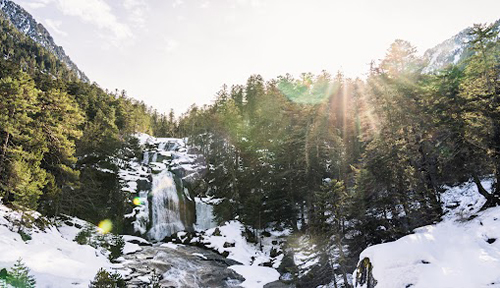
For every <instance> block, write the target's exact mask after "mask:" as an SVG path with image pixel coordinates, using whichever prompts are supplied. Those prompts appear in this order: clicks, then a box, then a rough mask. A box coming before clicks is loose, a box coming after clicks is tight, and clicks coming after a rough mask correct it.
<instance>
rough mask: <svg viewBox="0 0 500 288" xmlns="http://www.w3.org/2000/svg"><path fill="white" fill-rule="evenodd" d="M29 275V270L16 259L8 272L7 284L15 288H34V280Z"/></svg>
mask: <svg viewBox="0 0 500 288" xmlns="http://www.w3.org/2000/svg"><path fill="white" fill-rule="evenodd" d="M29 273H30V269H29V268H28V267H26V265H24V263H23V262H22V260H21V259H18V260H17V261H16V263H15V264H14V266H13V267H12V268H11V269H10V270H9V272H8V275H7V283H8V284H10V285H12V286H13V287H16V288H35V287H36V281H35V278H34V277H33V276H31V275H30V274H29Z"/></svg>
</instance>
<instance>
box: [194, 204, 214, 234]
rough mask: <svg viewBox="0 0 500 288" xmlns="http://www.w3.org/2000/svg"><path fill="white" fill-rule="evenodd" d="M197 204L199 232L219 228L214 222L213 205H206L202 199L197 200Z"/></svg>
mask: <svg viewBox="0 0 500 288" xmlns="http://www.w3.org/2000/svg"><path fill="white" fill-rule="evenodd" d="M195 202H196V224H195V226H194V227H195V229H196V230H197V231H204V230H207V229H210V228H213V227H215V226H217V223H215V221H214V212H213V207H214V206H213V205H210V204H208V203H205V202H204V201H203V200H201V199H200V198H198V197H196V198H195Z"/></svg>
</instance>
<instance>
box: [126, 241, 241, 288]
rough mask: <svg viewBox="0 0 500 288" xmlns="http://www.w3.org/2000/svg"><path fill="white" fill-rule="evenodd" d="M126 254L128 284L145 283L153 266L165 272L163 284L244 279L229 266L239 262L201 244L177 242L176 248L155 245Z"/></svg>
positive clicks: (183, 286)
mask: <svg viewBox="0 0 500 288" xmlns="http://www.w3.org/2000/svg"><path fill="white" fill-rule="evenodd" d="M200 255H201V256H200ZM124 258H125V260H126V261H124V262H123V263H124V268H123V269H124V270H125V271H128V272H129V273H128V275H127V276H126V277H125V279H126V280H127V281H128V285H127V287H144V284H145V283H147V282H145V280H146V279H149V278H150V277H151V275H152V273H153V271H154V270H155V271H156V274H159V275H162V276H163V278H162V279H161V280H160V284H161V287H176V288H196V287H207V288H212V287H213V288H215V287H217V288H219V287H220V288H226V287H227V288H229V287H237V285H238V284H240V283H241V282H242V281H244V278H243V277H242V276H241V275H239V274H237V273H236V272H235V271H234V270H232V269H228V267H229V266H231V265H236V264H240V263H238V262H237V261H234V260H229V259H225V258H224V257H222V256H221V255H218V254H217V253H214V252H212V251H209V250H206V249H202V248H198V247H192V246H177V247H175V249H174V248H168V247H159V246H156V245H155V246H153V247H146V248H144V249H143V251H141V252H138V253H135V254H131V255H125V256H124Z"/></svg>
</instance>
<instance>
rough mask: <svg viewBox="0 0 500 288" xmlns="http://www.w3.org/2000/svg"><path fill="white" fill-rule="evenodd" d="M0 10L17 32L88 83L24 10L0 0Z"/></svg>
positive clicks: (43, 28)
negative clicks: (28, 38) (43, 48)
mask: <svg viewBox="0 0 500 288" xmlns="http://www.w3.org/2000/svg"><path fill="white" fill-rule="evenodd" d="M0 10H1V12H0V16H4V17H5V18H6V19H8V20H9V21H10V22H11V23H12V24H13V25H14V27H16V28H17V30H19V31H20V32H21V33H24V34H25V35H27V36H28V37H30V38H31V39H33V40H34V41H35V42H37V43H38V44H40V45H41V46H43V47H45V48H46V49H47V50H49V51H50V52H52V53H53V54H54V55H55V56H56V57H57V58H58V59H59V60H61V61H62V62H63V63H65V64H66V65H67V66H68V68H69V69H70V70H72V71H73V72H75V74H76V75H77V76H78V78H80V79H81V80H82V81H84V82H90V80H89V79H88V78H87V76H86V75H85V73H83V72H82V71H81V70H80V69H78V66H76V64H75V63H74V62H73V61H71V59H70V58H69V56H68V55H66V53H65V52H64V49H63V48H62V47H61V46H58V45H57V44H56V43H55V42H54V39H53V38H52V36H51V35H50V33H49V32H48V31H47V29H45V27H43V25H42V24H40V23H38V22H37V21H36V20H35V19H34V18H33V16H31V14H29V13H28V12H27V11H26V10H24V9H23V8H22V7H21V6H19V5H17V4H16V3H14V2H13V1H10V0H0Z"/></svg>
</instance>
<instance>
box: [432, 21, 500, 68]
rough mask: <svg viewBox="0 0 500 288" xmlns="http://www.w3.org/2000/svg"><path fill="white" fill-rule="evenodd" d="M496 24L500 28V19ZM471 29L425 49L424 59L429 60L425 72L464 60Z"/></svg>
mask: <svg viewBox="0 0 500 288" xmlns="http://www.w3.org/2000/svg"><path fill="white" fill-rule="evenodd" d="M494 25H495V27H496V29H497V30H500V20H497V21H496V22H495V24H494ZM470 31H471V28H470V27H468V28H466V29H464V30H462V31H460V32H459V33H458V34H457V35H455V36H453V37H451V38H449V39H447V40H445V41H443V42H442V43H440V44H438V45H436V46H435V47H433V48H431V49H428V50H427V51H425V53H424V59H425V60H426V61H427V65H426V67H425V68H424V70H423V72H424V73H432V72H434V71H436V70H439V69H442V68H444V67H446V66H447V65H449V64H457V63H458V62H459V61H460V60H463V59H464V58H465V57H466V56H467V47H468V42H469V41H470V40H471V37H470V36H469V35H468V33H469V32H470Z"/></svg>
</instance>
